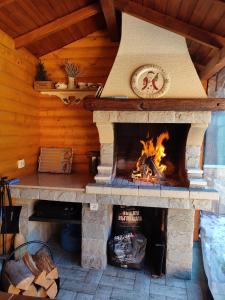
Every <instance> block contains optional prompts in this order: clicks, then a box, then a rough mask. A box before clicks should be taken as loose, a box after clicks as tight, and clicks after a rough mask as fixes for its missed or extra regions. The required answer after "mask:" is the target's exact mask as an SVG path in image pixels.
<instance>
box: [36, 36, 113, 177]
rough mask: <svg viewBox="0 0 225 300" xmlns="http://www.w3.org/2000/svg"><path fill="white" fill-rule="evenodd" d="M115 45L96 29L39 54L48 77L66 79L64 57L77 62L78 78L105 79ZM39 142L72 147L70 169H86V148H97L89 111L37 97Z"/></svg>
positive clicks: (55, 100)
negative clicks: (66, 43) (77, 39)
mask: <svg viewBox="0 0 225 300" xmlns="http://www.w3.org/2000/svg"><path fill="white" fill-rule="evenodd" d="M117 49H118V44H117V43H112V42H111V41H110V39H109V38H108V36H107V34H106V32H104V31H98V32H95V33H93V34H90V35H88V36H87V37H85V38H83V39H81V40H79V41H76V42H74V43H72V44H69V45H67V46H66V47H64V48H61V49H59V50H57V51H54V52H52V53H49V54H47V55H45V56H43V57H41V60H42V62H43V63H44V65H45V67H46V70H47V73H48V75H49V78H50V79H52V80H54V81H56V82H58V81H63V82H67V77H66V75H65V72H64V70H63V67H62V65H63V63H64V61H65V59H69V61H70V62H72V63H76V64H78V65H79V68H80V74H79V76H78V81H80V82H93V83H98V82H100V83H105V81H106V79H107V77H108V74H109V72H110V69H111V67H112V64H113V62H114V59H115V56H116V53H117ZM40 145H41V146H42V147H64V146H68V147H73V149H74V159H73V162H74V163H73V171H75V172H79V171H80V172H82V173H84V172H87V171H88V157H87V152H88V151H93V150H98V149H99V139H98V133H97V129H96V126H95V125H94V124H93V121H92V113H91V112H88V111H86V110H84V108H83V107H82V103H81V104H79V105H71V106H65V105H64V104H63V103H62V102H61V101H60V100H59V99H58V98H56V97H49V96H47V97H46V96H41V97H40Z"/></svg>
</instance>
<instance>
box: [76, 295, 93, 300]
mask: <svg viewBox="0 0 225 300" xmlns="http://www.w3.org/2000/svg"><path fill="white" fill-rule="evenodd" d="M92 299H93V295H89V294H85V293H78V294H77V297H76V300H92Z"/></svg>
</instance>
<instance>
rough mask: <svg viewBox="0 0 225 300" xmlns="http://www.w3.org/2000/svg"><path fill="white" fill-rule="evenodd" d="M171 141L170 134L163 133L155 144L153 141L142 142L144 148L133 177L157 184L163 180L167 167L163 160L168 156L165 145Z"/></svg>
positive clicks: (148, 139) (149, 139)
mask: <svg viewBox="0 0 225 300" xmlns="http://www.w3.org/2000/svg"><path fill="white" fill-rule="evenodd" d="M168 139H169V133H168V132H167V131H166V132H162V133H161V134H160V135H159V136H158V137H157V140H156V143H155V144H154V141H153V139H151V138H149V134H148V137H147V140H146V141H142V140H141V141H140V143H141V144H142V146H143V148H142V151H141V155H140V157H139V158H138V161H137V164H136V170H133V172H132V175H131V177H132V178H133V179H136V180H143V181H150V182H156V181H157V180H160V179H162V178H163V173H164V172H165V170H166V165H164V164H162V163H161V161H162V158H164V157H165V156H166V152H165V146H164V145H163V143H164V142H165V141H167V140H168Z"/></svg>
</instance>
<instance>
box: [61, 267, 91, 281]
mask: <svg viewBox="0 0 225 300" xmlns="http://www.w3.org/2000/svg"><path fill="white" fill-rule="evenodd" d="M58 269H59V276H60V278H66V279H75V280H80V281H84V280H85V278H86V277H87V274H88V272H87V271H86V270H84V269H82V271H81V270H79V269H70V268H62V267H59V268H58Z"/></svg>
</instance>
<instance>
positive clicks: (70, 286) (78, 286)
mask: <svg viewBox="0 0 225 300" xmlns="http://www.w3.org/2000/svg"><path fill="white" fill-rule="evenodd" d="M97 287H98V285H97V284H93V283H83V282H80V281H76V280H69V279H66V280H65V281H64V282H63V284H62V288H63V289H65V290H69V291H73V292H77V293H87V294H95V291H96V290H97Z"/></svg>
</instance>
